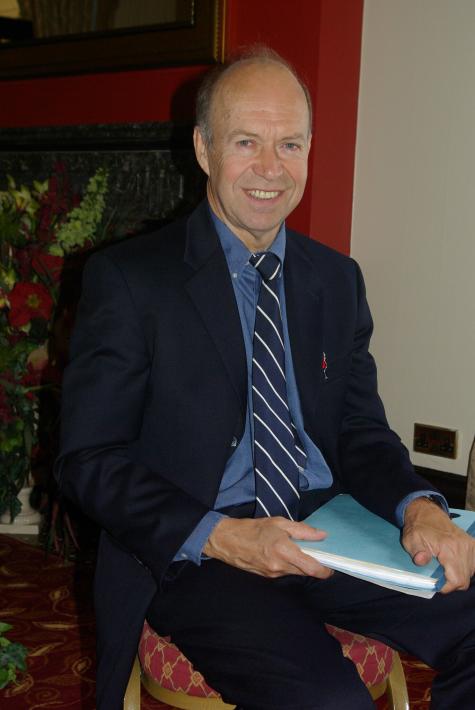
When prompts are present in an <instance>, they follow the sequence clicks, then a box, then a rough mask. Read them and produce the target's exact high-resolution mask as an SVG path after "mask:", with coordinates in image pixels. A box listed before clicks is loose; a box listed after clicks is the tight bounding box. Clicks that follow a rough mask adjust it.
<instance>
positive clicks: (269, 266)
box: [249, 251, 281, 281]
mask: <svg viewBox="0 0 475 710" xmlns="http://www.w3.org/2000/svg"><path fill="white" fill-rule="evenodd" d="M249 263H250V264H251V265H252V266H254V268H256V269H257V270H258V272H259V273H260V275H261V276H262V278H263V279H264V281H272V280H273V279H275V278H277V276H278V275H279V272H280V267H281V263H280V259H279V257H278V256H276V255H275V254H273V253H272V252H271V251H264V252H260V253H258V254H253V255H252V256H251V258H250V259H249Z"/></svg>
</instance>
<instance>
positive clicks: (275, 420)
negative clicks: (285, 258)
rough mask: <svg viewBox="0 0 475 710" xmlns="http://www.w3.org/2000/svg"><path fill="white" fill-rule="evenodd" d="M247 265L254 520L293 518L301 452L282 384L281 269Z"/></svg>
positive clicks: (276, 264)
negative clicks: (257, 278)
mask: <svg viewBox="0 0 475 710" xmlns="http://www.w3.org/2000/svg"><path fill="white" fill-rule="evenodd" d="M249 262H250V263H251V264H252V265H253V266H255V268H256V269H257V270H258V271H259V273H260V275H261V278H262V282H261V288H260V291H259V298H258V303H257V309H256V320H255V326H254V342H253V367H252V402H253V421H254V467H255V475H256V513H255V515H256V516H262V515H268V516H272V515H283V516H285V517H288V518H290V519H296V517H297V514H298V507H299V499H300V495H299V486H298V484H299V468H300V467H301V466H304V465H305V459H306V456H305V453H304V452H303V450H302V448H301V446H300V442H299V440H298V436H297V432H296V430H295V427H293V424H292V422H291V418H290V412H289V406H288V402H287V383H286V379H285V350H284V338H283V332H282V316H281V308H280V302H279V296H278V290H277V284H278V281H277V278H278V276H279V272H280V268H281V264H280V260H279V258H278V257H277V256H276V255H275V254H272V253H271V252H265V253H262V254H254V255H253V256H252V257H251V258H250V260H249Z"/></svg>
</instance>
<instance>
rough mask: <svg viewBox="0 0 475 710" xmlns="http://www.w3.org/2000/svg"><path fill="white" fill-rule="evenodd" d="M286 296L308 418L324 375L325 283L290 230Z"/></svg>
mask: <svg viewBox="0 0 475 710" xmlns="http://www.w3.org/2000/svg"><path fill="white" fill-rule="evenodd" d="M284 274H285V300H286V309H287V322H288V328H289V338H290V345H291V350H292V361H293V365H294V370H295V378H296V380H297V387H298V391H299V396H300V404H301V407H302V413H303V416H304V420H305V421H310V420H311V419H312V418H313V415H314V412H315V402H316V389H317V386H318V384H319V382H320V380H321V377H322V355H323V287H322V283H321V281H320V278H319V276H318V273H317V270H316V269H315V267H314V265H313V263H312V262H311V261H310V260H309V258H308V257H307V256H306V254H305V252H304V251H303V249H302V248H301V246H300V245H299V244H297V243H296V242H295V241H294V240H293V239H292V233H291V231H290V230H287V247H286V255H285V268H284Z"/></svg>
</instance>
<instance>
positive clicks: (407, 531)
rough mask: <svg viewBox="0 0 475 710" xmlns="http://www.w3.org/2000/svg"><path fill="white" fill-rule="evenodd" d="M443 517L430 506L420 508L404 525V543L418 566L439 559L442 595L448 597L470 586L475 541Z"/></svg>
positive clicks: (474, 568) (473, 571) (474, 569)
mask: <svg viewBox="0 0 475 710" xmlns="http://www.w3.org/2000/svg"><path fill="white" fill-rule="evenodd" d="M441 513H442V511H440V512H439V511H437V510H431V508H430V505H429V506H426V507H424V508H423V507H420V508H419V510H418V511H417V516H413V517H412V519H411V521H410V523H409V522H408V524H405V526H404V531H403V540H402V542H403V546H404V548H405V549H406V550H407V552H408V553H409V554H410V555H411V557H412V560H413V562H414V563H415V564H417V565H425V564H427V563H428V562H430V560H431V559H432V557H436V558H437V559H438V561H439V563H440V564H441V566H442V567H443V569H444V575H445V579H446V582H445V584H444V586H443V587H442V589H441V590H440V591H441V593H442V594H449V593H450V592H454V591H456V590H465V589H468V587H469V585H470V580H471V578H472V576H473V575H474V573H475V540H474V539H473V538H472V537H471V536H469V535H467V533H465V532H464V531H462V530H461V529H460V528H458V527H457V526H456V525H454V523H453V522H452V521H451V520H450V518H449V517H448V516H447V515H445V514H442V515H441Z"/></svg>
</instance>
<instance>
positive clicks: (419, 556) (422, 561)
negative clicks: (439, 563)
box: [412, 550, 432, 567]
mask: <svg viewBox="0 0 475 710" xmlns="http://www.w3.org/2000/svg"><path fill="white" fill-rule="evenodd" d="M431 559H432V555H431V553H430V552H429V551H428V550H419V551H418V552H416V554H415V555H413V556H412V561H413V562H414V564H415V565H419V567H421V566H423V565H427V564H428V563H429V562H430V561H431Z"/></svg>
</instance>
